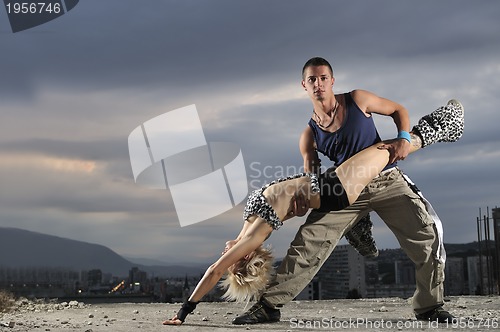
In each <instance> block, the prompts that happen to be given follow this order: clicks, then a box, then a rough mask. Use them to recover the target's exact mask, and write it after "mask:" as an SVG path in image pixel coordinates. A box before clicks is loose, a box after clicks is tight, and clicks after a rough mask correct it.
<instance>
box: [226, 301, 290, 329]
mask: <svg viewBox="0 0 500 332" xmlns="http://www.w3.org/2000/svg"><path fill="white" fill-rule="evenodd" d="M280 318H281V313H280V311H279V309H273V308H270V307H268V306H267V305H265V304H263V303H262V301H259V302H257V303H255V304H254V305H253V306H252V307H251V308H250V309H248V310H247V312H245V313H244V314H243V315H241V316H238V317H236V318H235V319H233V324H236V325H243V324H259V323H273V322H279V320H280Z"/></svg>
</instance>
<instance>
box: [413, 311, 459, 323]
mask: <svg viewBox="0 0 500 332" xmlns="http://www.w3.org/2000/svg"><path fill="white" fill-rule="evenodd" d="M415 317H417V319H418V320H428V321H433V322H435V321H437V322H438V323H452V322H453V320H454V319H455V317H453V315H451V314H450V313H449V312H448V311H446V310H444V309H443V307H437V308H435V309H432V310H429V311H426V312H424V313H423V314H416V315H415Z"/></svg>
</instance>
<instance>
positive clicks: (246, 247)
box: [163, 216, 273, 325]
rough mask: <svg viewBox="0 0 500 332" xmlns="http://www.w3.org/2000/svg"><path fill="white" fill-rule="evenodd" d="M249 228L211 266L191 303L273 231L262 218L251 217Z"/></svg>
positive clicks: (180, 320) (172, 321) (180, 319)
mask: <svg viewBox="0 0 500 332" xmlns="http://www.w3.org/2000/svg"><path fill="white" fill-rule="evenodd" d="M249 222H250V223H249V226H248V227H247V229H246V232H245V234H243V235H241V233H240V235H241V238H240V240H239V241H238V242H237V243H236V244H235V245H234V246H233V247H231V248H230V249H229V250H227V251H226V252H225V253H224V254H223V255H222V256H221V257H220V258H219V259H218V260H217V261H216V262H215V263H213V264H212V265H210V267H209V268H208V269H207V271H206V272H205V274H204V275H203V278H202V279H201V280H200V281H199V282H198V284H197V285H196V288H195V289H194V291H193V293H192V294H191V296H190V297H189V300H188V301H189V302H190V303H193V304H195V305H196V303H198V302H199V301H200V300H201V299H202V298H203V296H205V295H206V294H207V293H208V292H209V291H210V290H212V288H214V287H215V286H216V285H217V282H219V280H220V279H221V278H222V276H223V275H224V273H226V271H227V269H228V268H229V267H230V266H231V265H233V264H235V263H236V262H238V261H239V260H240V259H242V258H244V257H245V256H246V255H248V254H250V253H251V252H252V251H254V250H255V249H257V248H258V247H259V246H260V245H261V244H262V243H263V242H264V240H265V239H266V238H267V236H268V235H269V234H270V233H271V231H272V230H273V229H272V228H271V226H269V224H268V223H267V222H266V221H265V220H264V219H262V218H260V217H256V216H251V217H250V218H249ZM184 318H185V317H178V314H177V315H175V316H174V317H173V318H172V319H168V320H166V321H164V322H163V325H180V324H182V323H183V322H184Z"/></svg>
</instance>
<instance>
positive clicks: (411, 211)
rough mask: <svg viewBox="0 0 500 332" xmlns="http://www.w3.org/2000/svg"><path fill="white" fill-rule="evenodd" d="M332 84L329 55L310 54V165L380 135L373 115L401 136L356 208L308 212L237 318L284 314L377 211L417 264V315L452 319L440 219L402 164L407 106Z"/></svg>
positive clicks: (339, 157)
mask: <svg viewBox="0 0 500 332" xmlns="http://www.w3.org/2000/svg"><path fill="white" fill-rule="evenodd" d="M334 83H335V78H334V76H333V70H332V67H331V66H330V64H329V63H328V61H326V60H325V59H323V58H312V59H310V60H309V61H307V62H306V64H305V65H304V67H303V71H302V87H303V88H304V89H305V91H307V94H308V95H309V98H310V99H311V101H312V104H313V112H312V116H311V120H310V121H309V126H308V127H307V128H306V129H305V130H304V132H303V133H302V135H301V138H300V151H301V153H302V156H303V158H304V167H305V168H306V170H308V171H317V169H318V167H319V158H318V154H317V151H319V152H321V153H322V154H324V155H326V156H327V157H328V158H330V160H332V161H333V163H334V165H335V166H338V165H340V164H342V163H343V162H344V161H345V160H347V159H348V158H349V157H350V156H352V155H354V154H355V153H357V152H358V151H360V150H362V149H364V148H366V147H368V146H370V145H372V144H374V143H376V142H378V141H380V137H379V135H378V132H377V130H376V128H375V124H374V122H373V119H372V115H373V114H380V115H384V116H389V117H391V118H392V119H393V121H394V124H395V125H396V128H397V132H398V138H399V139H397V140H396V141H394V142H393V143H391V144H386V145H384V146H383V148H385V149H387V150H389V152H390V155H391V158H390V162H389V164H388V166H387V167H386V168H385V170H384V171H382V172H381V173H380V175H379V176H378V177H377V178H375V179H374V180H373V181H372V182H370V183H369V184H368V185H367V186H366V188H364V190H363V192H362V193H361V195H360V197H359V199H358V200H357V201H356V202H355V203H354V204H353V205H351V206H350V207H348V208H346V209H344V210H342V211H338V212H330V213H321V212H318V211H314V210H313V211H312V212H311V213H310V214H309V216H308V217H307V220H306V222H305V223H304V225H302V226H301V227H300V229H299V230H298V232H297V234H296V237H295V239H294V240H293V242H292V243H291V245H290V248H289V249H288V252H287V255H286V257H285V258H284V260H283V261H282V263H281V265H280V266H279V268H278V270H277V275H276V277H275V279H274V280H273V281H272V282H271V283H270V285H269V286H268V287H267V289H266V291H265V293H264V294H263V295H262V297H261V298H260V300H259V301H258V302H257V303H256V304H255V305H254V306H253V307H252V308H250V309H249V310H248V311H247V312H246V313H244V314H243V315H241V316H239V317H236V318H235V319H234V321H233V324H257V323H265V322H273V321H279V319H280V311H279V309H278V308H280V307H282V306H283V305H284V304H286V303H287V302H289V301H291V300H293V299H294V298H295V296H297V295H298V293H299V292H300V291H301V290H302V289H304V287H305V286H307V284H308V283H309V282H310V281H311V280H312V278H313V277H314V276H315V275H316V273H317V272H318V271H319V269H320V268H321V266H322V265H323V263H324V262H325V260H326V259H327V258H328V257H329V256H330V254H331V252H332V251H333V249H334V248H335V246H336V245H337V243H338V241H339V239H340V238H341V237H342V236H343V235H344V234H346V232H347V231H348V230H349V229H351V227H353V225H356V223H357V222H358V221H359V220H360V219H362V218H363V217H364V216H366V215H367V214H368V213H369V212H370V211H375V212H377V214H378V215H379V216H380V217H381V218H382V220H383V221H384V222H385V223H386V224H387V226H389V228H390V229H391V230H392V231H393V233H394V235H395V236H396V237H397V239H398V241H399V243H400V245H401V248H402V249H403V250H404V251H405V252H406V254H407V255H408V256H409V258H410V259H411V260H412V261H413V262H414V263H415V266H416V283H417V285H416V291H415V294H414V296H413V309H414V311H415V315H416V317H417V319H420V320H433V321H435V320H437V321H439V322H451V320H452V319H453V316H452V315H451V314H449V313H448V312H447V311H445V310H444V309H443V308H442V306H443V282H444V259H445V253H444V248H443V246H442V242H441V239H442V238H441V235H442V234H440V230H442V226H441V223H440V221H439V218H437V216H436V215H435V213H434V211H433V210H432V211H430V209H432V207H430V205H429V204H428V202H427V201H426V200H425V199H424V198H423V196H421V193H420V192H419V191H418V189H417V188H416V187H415V186H414V184H413V183H412V182H411V181H410V180H409V179H408V178H407V177H406V176H405V175H404V174H403V172H402V171H401V170H400V169H399V168H398V167H397V166H396V163H397V161H398V160H404V159H405V158H406V156H407V155H408V152H409V149H410V142H409V141H410V140H409V138H408V132H409V130H410V120H409V116H408V111H407V109H406V108H404V107H403V106H402V105H400V104H398V103H396V102H393V101H391V100H388V99H385V98H381V97H378V96H376V95H374V94H373V93H371V92H368V91H363V90H354V91H352V92H350V93H345V94H337V95H335V94H334V92H333V86H334ZM450 102H451V101H450ZM460 106H461V105H460ZM344 185H345V184H344ZM303 207H304V209H303ZM305 208H307V202H306V201H305V200H303V199H301V198H300V197H299V198H297V202H296V209H297V211H296V213H297V214H299V215H300V214H302V213H305V212H304V211H305ZM430 212H432V215H434V216H435V217H434V218H433V216H432V215H431V213H430Z"/></svg>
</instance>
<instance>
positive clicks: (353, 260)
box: [317, 245, 366, 299]
mask: <svg viewBox="0 0 500 332" xmlns="http://www.w3.org/2000/svg"><path fill="white" fill-rule="evenodd" d="M317 277H318V280H319V282H320V283H321V298H322V299H345V298H346V297H347V296H348V294H349V292H351V291H353V290H356V291H357V293H358V294H359V296H361V297H366V282H365V258H364V257H363V256H361V255H360V254H359V253H358V252H357V251H356V250H355V249H354V248H353V247H352V246H351V245H339V246H337V247H336V248H335V249H334V250H333V252H332V254H331V255H330V257H329V258H328V259H327V260H326V261H325V263H324V264H323V266H322V267H321V269H320V270H319V272H318V274H317Z"/></svg>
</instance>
